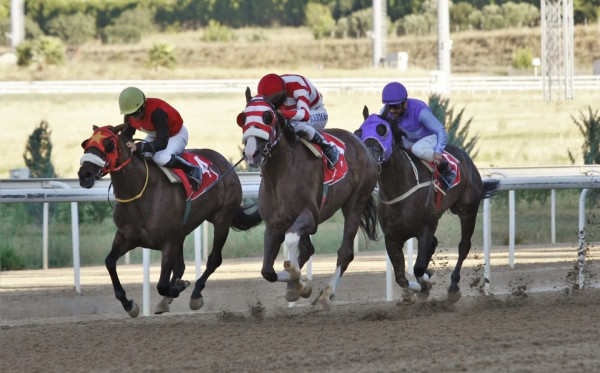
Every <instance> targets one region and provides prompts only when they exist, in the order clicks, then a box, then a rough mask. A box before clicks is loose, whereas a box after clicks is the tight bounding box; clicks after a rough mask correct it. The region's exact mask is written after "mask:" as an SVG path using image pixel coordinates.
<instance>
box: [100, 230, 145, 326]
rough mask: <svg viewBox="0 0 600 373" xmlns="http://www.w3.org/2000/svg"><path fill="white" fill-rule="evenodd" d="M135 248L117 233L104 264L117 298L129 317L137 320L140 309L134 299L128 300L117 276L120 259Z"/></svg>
mask: <svg viewBox="0 0 600 373" xmlns="http://www.w3.org/2000/svg"><path fill="white" fill-rule="evenodd" d="M133 248H135V245H134V244H133V243H131V242H129V241H127V240H126V239H125V237H124V236H123V235H122V234H121V233H120V232H119V231H117V233H116V234H115V238H114V240H113V244H112V248H111V250H110V253H108V255H107V256H106V259H105V260H104V264H105V265H106V269H107V270H108V274H109V275H110V280H111V281H112V284H113V289H114V291H115V297H116V298H117V299H118V300H119V301H120V302H121V304H122V305H123V309H124V310H125V311H126V312H127V313H128V314H129V316H131V317H133V318H135V317H137V316H138V314H139V313H140V308H139V307H138V305H137V304H136V303H135V301H134V300H133V299H131V300H129V299H127V294H126V293H125V289H123V286H122V285H121V281H120V280H119V276H118V275H117V260H119V258H120V257H122V256H123V255H125V253H126V252H128V251H130V250H131V249H133Z"/></svg>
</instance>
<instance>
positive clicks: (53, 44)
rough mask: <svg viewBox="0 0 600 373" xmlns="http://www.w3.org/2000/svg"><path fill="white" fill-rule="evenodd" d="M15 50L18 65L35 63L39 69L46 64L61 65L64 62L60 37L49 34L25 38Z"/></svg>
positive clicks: (63, 51) (63, 48)
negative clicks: (36, 37)
mask: <svg viewBox="0 0 600 373" xmlns="http://www.w3.org/2000/svg"><path fill="white" fill-rule="evenodd" d="M16 52H17V64H18V65H19V66H29V65H31V64H34V63H35V64H37V67H38V68H40V69H41V68H43V67H44V66H46V65H61V64H63V63H64V62H65V46H64V45H63V43H62V42H61V41H60V39H58V38H55V37H51V36H43V37H41V38H39V39H34V40H26V41H24V42H22V43H21V44H19V45H18V46H17V48H16Z"/></svg>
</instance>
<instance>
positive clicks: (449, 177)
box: [438, 160, 456, 187]
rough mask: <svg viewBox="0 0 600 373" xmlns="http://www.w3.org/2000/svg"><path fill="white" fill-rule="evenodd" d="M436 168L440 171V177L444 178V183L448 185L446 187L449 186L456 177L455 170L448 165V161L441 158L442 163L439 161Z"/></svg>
mask: <svg viewBox="0 0 600 373" xmlns="http://www.w3.org/2000/svg"><path fill="white" fill-rule="evenodd" d="M438 170H439V171H440V175H442V179H443V180H444V182H445V183H446V185H448V187H451V186H452V184H453V183H454V180H455V179H456V172H454V170H453V169H452V168H451V167H450V164H449V163H448V161H446V160H443V161H442V163H440V165H439V166H438Z"/></svg>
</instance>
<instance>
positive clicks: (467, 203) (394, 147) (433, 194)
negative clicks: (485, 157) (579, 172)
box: [355, 107, 497, 302]
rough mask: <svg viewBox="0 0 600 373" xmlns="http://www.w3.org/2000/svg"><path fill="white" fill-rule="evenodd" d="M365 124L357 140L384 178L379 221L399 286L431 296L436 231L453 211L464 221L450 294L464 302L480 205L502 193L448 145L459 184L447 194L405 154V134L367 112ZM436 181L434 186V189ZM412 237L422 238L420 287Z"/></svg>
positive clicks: (416, 160)
mask: <svg viewBox="0 0 600 373" xmlns="http://www.w3.org/2000/svg"><path fill="white" fill-rule="evenodd" d="M363 116H364V119H365V121H364V122H363V124H362V125H361V127H360V129H358V130H357V131H356V132H355V134H356V135H357V136H358V137H360V138H361V140H363V141H364V143H365V145H366V146H367V147H368V148H369V150H370V151H371V153H372V154H373V156H374V157H375V158H376V159H377V161H378V163H379V167H380V168H381V172H380V173H379V204H378V207H377V208H378V215H379V222H380V224H381V229H382V230H383V233H384V236H385V246H386V250H387V253H388V256H389V258H390V261H391V262H392V265H393V267H394V272H395V275H396V282H397V283H398V284H399V285H400V286H401V287H402V288H404V289H407V288H408V289H410V290H412V291H414V292H420V293H421V295H428V294H429V290H430V289H431V281H430V280H429V276H431V272H430V270H428V266H429V262H430V261H431V257H432V256H433V253H434V252H435V248H436V246H437V244H438V240H437V238H436V237H435V231H436V229H437V226H438V220H439V219H440V218H441V216H442V215H443V214H444V212H445V211H446V210H448V209H450V211H451V212H452V213H454V214H456V215H458V217H459V219H460V227H461V240H460V243H459V245H458V261H457V263H456V267H455V268H454V271H453V272H452V275H451V284H450V287H449V288H448V300H450V301H451V302H456V301H458V300H459V299H460V297H461V294H460V288H459V287H458V283H459V281H460V270H461V268H462V264H463V261H464V260H465V259H466V258H467V255H468V254H469V251H470V250H471V236H472V235H473V231H474V230H475V223H476V218H477V212H478V209H479V203H480V201H481V200H482V199H483V198H488V197H490V195H491V193H492V192H493V191H494V190H495V189H496V188H497V182H494V181H487V180H486V181H485V182H483V183H482V181H481V177H480V175H479V171H478V170H477V168H476V167H475V165H474V164H473V161H472V160H471V158H470V157H469V156H468V155H467V153H465V152H464V151H463V150H461V149H459V148H457V147H454V146H451V145H448V146H447V147H446V151H447V152H449V153H451V154H452V155H453V156H454V157H455V158H456V159H457V160H458V167H459V170H458V174H459V175H460V182H459V183H458V184H457V185H456V186H454V187H453V188H450V189H448V190H447V191H445V193H446V194H445V196H443V198H441V200H440V199H438V200H437V202H439V206H438V205H437V204H438V203H436V198H439V196H440V195H439V194H438V193H441V190H443V189H444V188H440V189H436V188H435V186H436V185H439V184H438V183H437V182H435V181H434V180H432V171H431V168H430V167H428V166H426V165H425V164H424V163H423V162H422V161H421V160H420V159H419V158H417V157H415V156H414V155H413V154H412V153H411V152H410V151H409V150H408V149H405V148H403V146H402V140H401V138H400V136H401V135H402V134H401V132H398V131H393V130H392V128H391V126H390V124H389V123H388V122H387V121H386V120H385V119H383V118H382V117H381V116H379V115H377V114H372V115H369V111H368V109H367V108H366V107H365V109H364V111H363ZM432 181H433V183H432ZM412 237H416V238H417V242H418V254H417V260H416V261H415V265H414V275H415V277H416V279H417V281H418V282H413V281H410V282H409V281H408V280H407V279H406V273H405V263H404V254H403V252H402V248H403V246H404V243H405V242H406V241H407V240H408V239H409V238H412Z"/></svg>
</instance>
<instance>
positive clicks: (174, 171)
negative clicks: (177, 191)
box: [160, 151, 219, 200]
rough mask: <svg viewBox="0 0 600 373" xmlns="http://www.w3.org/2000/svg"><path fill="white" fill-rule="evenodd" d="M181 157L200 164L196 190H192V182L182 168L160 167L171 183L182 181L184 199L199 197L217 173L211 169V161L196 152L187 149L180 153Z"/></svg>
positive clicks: (214, 179)
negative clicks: (199, 176) (199, 179)
mask: <svg viewBox="0 0 600 373" xmlns="http://www.w3.org/2000/svg"><path fill="white" fill-rule="evenodd" d="M180 156H181V158H183V159H185V160H186V161H188V162H189V163H191V164H193V165H196V166H200V167H201V168H202V184H200V186H199V187H198V190H197V191H194V189H193V188H192V184H191V183H190V180H189V179H188V177H187V175H186V173H185V172H183V170H181V169H179V168H168V167H162V166H161V167H160V168H161V169H162V170H163V172H164V173H165V175H167V178H168V179H169V180H170V181H171V182H172V183H182V184H183V187H184V189H185V196H186V200H190V199H196V198H198V197H200V196H201V195H202V194H204V192H205V191H206V188H207V187H208V186H209V185H211V184H212V183H213V182H215V181H216V180H217V179H218V178H219V175H217V173H216V172H215V171H213V170H212V168H211V166H212V163H211V162H210V161H209V160H208V159H206V158H202V157H200V156H199V155H197V154H194V153H190V152H188V151H184V152H183V153H182V154H181V155H180Z"/></svg>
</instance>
